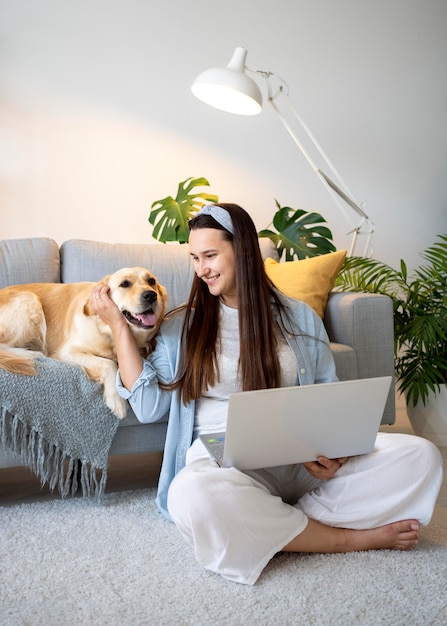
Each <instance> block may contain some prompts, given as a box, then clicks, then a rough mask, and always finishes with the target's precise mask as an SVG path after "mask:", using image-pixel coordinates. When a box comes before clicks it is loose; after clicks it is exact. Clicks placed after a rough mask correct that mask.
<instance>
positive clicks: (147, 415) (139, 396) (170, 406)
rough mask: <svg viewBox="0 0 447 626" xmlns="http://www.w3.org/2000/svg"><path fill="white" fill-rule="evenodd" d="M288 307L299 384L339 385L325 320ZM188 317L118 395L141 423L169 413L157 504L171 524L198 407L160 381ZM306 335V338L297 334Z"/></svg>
mask: <svg viewBox="0 0 447 626" xmlns="http://www.w3.org/2000/svg"><path fill="white" fill-rule="evenodd" d="M285 304H286V307H287V310H288V313H289V317H290V320H291V322H292V324H293V326H292V328H290V327H289V324H288V322H287V319H283V320H282V321H283V324H284V326H285V327H286V330H287V332H286V333H285V339H286V341H287V343H288V344H289V346H290V348H291V349H292V350H293V353H294V355H295V358H296V361H297V372H298V374H297V381H296V384H297V385H310V384H314V383H325V382H332V381H336V380H338V379H337V376H336V373H335V363H334V359H333V356H332V352H331V349H330V346H329V339H328V336H327V334H326V330H325V328H324V326H323V323H322V321H321V319H320V318H319V317H318V315H317V314H316V313H315V312H314V311H313V309H311V308H310V307H309V306H308V305H307V304H305V303H304V302H301V301H299V300H294V299H291V298H286V299H285ZM183 319H184V316H183V314H177V315H174V316H172V317H171V318H168V319H167V320H165V321H164V322H163V324H162V325H161V328H160V330H159V332H158V335H157V345H156V348H155V350H154V352H153V353H152V354H151V355H150V356H149V357H148V358H147V360H145V361H144V367H143V371H142V372H141V375H140V377H139V378H138V380H137V381H136V382H135V383H134V385H133V387H132V390H131V391H130V392H129V391H128V390H127V389H125V387H123V385H122V383H121V380H120V377H119V372H118V378H117V387H118V392H119V394H120V395H121V397H123V398H125V399H126V400H128V401H129V403H130V405H131V407H132V409H133V411H134V413H135V415H136V416H137V418H138V420H139V421H140V422H143V423H150V422H156V421H158V420H159V419H161V418H162V417H163V416H164V415H166V414H169V419H168V427H167V433H166V442H165V448H164V455H163V463H162V467H161V472H160V478H159V482H158V493H157V505H158V507H159V509H160V511H161V512H162V513H163V515H164V516H165V517H166V518H167V519H169V520H170V519H171V518H170V516H169V512H168V510H167V494H168V489H169V485H170V484H171V481H172V479H173V478H174V476H175V475H176V474H177V473H178V472H179V471H180V470H181V469H182V468H183V467H184V466H185V462H186V452H187V451H188V448H189V447H190V445H191V443H192V440H193V427H194V411H195V402H194V401H193V402H190V403H189V404H188V405H187V406H185V405H184V404H183V402H182V400H181V398H180V395H179V393H178V391H162V390H161V389H160V387H159V386H158V382H159V381H160V382H171V381H172V380H173V378H174V376H175V374H176V372H177V367H178V364H179V360H180V359H181V356H182V347H181V345H180V337H181V330H182V325H183ZM300 332H301V333H303V332H305V333H306V335H303V334H297V333H300Z"/></svg>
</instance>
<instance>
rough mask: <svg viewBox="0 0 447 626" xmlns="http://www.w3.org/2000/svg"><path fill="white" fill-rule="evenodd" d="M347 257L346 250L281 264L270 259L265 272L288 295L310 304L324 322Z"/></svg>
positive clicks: (267, 261)
mask: <svg viewBox="0 0 447 626" xmlns="http://www.w3.org/2000/svg"><path fill="white" fill-rule="evenodd" d="M345 257H346V250H339V251H337V252H331V253H329V254H323V255H320V256H315V257H311V258H308V259H302V260H299V261H286V262H284V263H278V262H277V261H275V260H274V259H271V258H268V259H266V261H265V270H266V272H267V276H268V277H269V278H270V280H271V281H272V282H273V283H274V285H276V287H278V289H280V290H281V291H282V292H284V293H285V294H286V295H288V296H291V297H292V298H297V299H298V300H303V301H304V302H306V303H307V304H309V305H310V306H311V307H312V308H313V309H314V310H315V311H316V313H317V314H318V315H319V316H320V317H321V318H323V316H324V310H325V308H326V303H327V299H328V296H329V293H330V291H331V290H332V288H333V286H334V283H335V279H336V277H337V274H338V272H339V271H340V268H341V266H342V265H343V261H344V260H345Z"/></svg>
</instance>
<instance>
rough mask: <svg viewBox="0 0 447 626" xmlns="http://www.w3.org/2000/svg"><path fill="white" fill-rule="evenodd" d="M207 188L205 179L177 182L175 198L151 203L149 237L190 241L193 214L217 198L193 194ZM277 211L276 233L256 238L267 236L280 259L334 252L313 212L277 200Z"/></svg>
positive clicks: (266, 232) (263, 232)
mask: <svg viewBox="0 0 447 626" xmlns="http://www.w3.org/2000/svg"><path fill="white" fill-rule="evenodd" d="M203 186H209V182H208V181H207V179H206V178H193V177H191V178H187V179H186V180H184V181H183V182H181V183H179V186H178V190H177V196H176V197H175V198H173V197H172V196H167V197H166V198H163V199H162V200H156V201H155V202H153V203H152V206H151V211H150V213H149V222H150V223H151V224H152V225H153V226H154V229H153V231H152V236H153V237H154V238H155V239H158V241H161V242H163V243H166V242H167V241H178V242H180V243H186V242H187V241H188V239H189V229H188V221H189V220H190V219H191V218H192V217H194V215H196V214H197V213H198V212H199V211H200V209H201V208H202V206H203V205H204V204H205V203H206V202H211V203H216V202H218V197H217V196H216V195H212V194H209V193H205V192H200V193H199V192H198V191H196V189H195V188H196V187H203ZM275 202H276V207H277V211H276V213H275V215H274V217H273V222H272V225H273V227H274V228H275V229H276V231H273V230H269V229H268V228H267V229H264V230H261V231H260V232H259V233H258V235H259V237H269V238H270V239H271V240H272V241H273V243H274V244H275V246H276V249H277V250H278V255H279V258H282V256H283V254H284V253H285V260H286V261H291V260H292V259H293V258H295V257H296V258H298V259H304V258H307V257H312V256H318V255H320V254H326V253H327V252H333V251H335V249H336V248H335V246H334V244H333V243H332V241H331V240H332V233H331V231H330V230H329V228H327V227H326V226H323V224H324V223H325V222H326V220H325V219H324V218H323V217H322V216H321V215H319V214H318V213H314V212H307V211H303V210H301V209H299V210H298V211H295V210H294V209H291V208H290V207H281V206H280V205H279V203H278V201H277V200H275Z"/></svg>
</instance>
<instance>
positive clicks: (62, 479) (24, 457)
mask: <svg viewBox="0 0 447 626" xmlns="http://www.w3.org/2000/svg"><path fill="white" fill-rule="evenodd" d="M0 442H1V445H2V446H3V447H4V448H5V449H7V450H10V451H11V452H14V453H15V454H17V455H18V456H19V458H20V461H21V463H22V464H23V465H26V467H28V468H29V469H31V470H32V471H33V472H34V474H36V475H37V476H38V477H39V478H40V481H41V485H42V487H43V486H44V485H45V484H48V487H49V488H50V490H51V491H54V490H55V489H56V488H57V490H58V492H59V493H60V495H61V496H62V497H63V498H65V497H66V496H68V495H70V494H71V495H72V496H74V495H75V494H76V493H77V492H78V489H79V487H80V488H81V491H82V495H83V497H85V498H86V497H88V498H90V497H95V498H97V499H98V500H100V499H101V498H102V496H103V495H104V491H105V487H106V482H107V468H97V467H94V466H92V465H91V464H89V463H87V462H86V461H84V460H82V459H76V458H73V457H71V456H70V455H68V454H67V453H66V452H64V451H63V450H61V449H59V448H58V447H57V446H55V445H53V444H50V443H48V441H46V440H45V439H44V438H43V437H42V436H41V435H40V434H39V433H38V432H37V431H36V430H34V429H33V428H31V427H29V426H27V425H26V424H24V423H23V422H22V421H21V419H20V417H19V416H17V415H12V414H11V413H10V412H9V411H8V410H7V409H5V408H4V407H2V409H1V416H0ZM98 474H100V478H99V479H98Z"/></svg>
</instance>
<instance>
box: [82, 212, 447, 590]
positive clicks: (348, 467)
mask: <svg viewBox="0 0 447 626" xmlns="http://www.w3.org/2000/svg"><path fill="white" fill-rule="evenodd" d="M189 245H190V252H191V256H192V258H193V261H194V268H195V277H194V281H193V285H192V288H191V293H190V298H189V301H188V303H187V304H186V305H185V306H184V307H181V308H180V309H179V310H177V311H175V312H173V313H172V314H170V315H169V316H168V317H167V319H166V320H165V321H164V322H163V324H162V327H161V330H160V332H159V334H158V336H157V346H156V349H155V350H154V352H153V353H152V354H151V355H150V356H149V357H148V359H147V360H144V361H143V360H142V358H141V356H140V354H139V352H138V350H137V348H136V346H135V342H134V340H133V338H132V335H131V333H130V331H129V329H128V326H127V324H126V322H125V320H124V319H123V317H122V315H121V314H120V313H119V311H118V309H117V307H115V305H114V303H113V302H112V301H111V300H110V298H109V297H108V296H107V291H108V288H107V287H106V286H100V287H97V288H96V289H95V291H94V293H93V295H92V297H93V296H94V297H93V299H92V302H93V305H94V307H95V310H96V312H97V314H98V315H100V316H101V317H102V318H103V320H104V321H105V322H107V323H108V324H109V325H110V327H111V329H112V332H113V335H114V338H115V342H116V346H117V356H118V363H119V368H120V369H119V380H118V389H119V392H120V394H121V395H122V396H123V397H124V398H127V399H128V400H129V402H130V404H131V406H132V408H133V410H134V412H135V414H136V415H137V417H138V419H139V420H140V421H142V422H152V421H156V420H157V419H160V417H162V416H163V415H164V414H166V413H167V412H169V422H168V431H167V436H166V444H165V450H164V459H163V465H162V469H161V473H160V480H159V486H158V495H157V503H158V506H159V508H160V509H161V511H162V512H163V514H164V515H165V516H166V517H167V518H168V519H172V520H173V521H174V523H175V524H176V526H177V527H178V529H179V530H180V532H181V533H182V535H183V536H184V537H185V539H186V540H187V541H188V542H189V543H190V544H191V546H192V547H193V549H194V552H195V556H196V558H197V560H198V561H199V562H200V563H201V564H202V565H203V566H204V567H205V568H207V569H209V570H211V571H214V572H217V573H219V574H221V575H222V576H224V577H225V578H227V579H229V580H233V581H236V582H240V583H245V584H254V583H255V581H256V580H257V578H258V577H259V575H260V573H261V572H262V570H263V568H264V567H265V566H266V564H267V563H268V562H269V560H270V559H271V558H272V557H273V556H274V554H276V553H277V552H280V551H291V552H349V551H352V550H369V549H380V548H389V549H397V550H406V549H409V548H411V547H413V546H414V545H415V544H416V543H417V540H418V534H419V528H420V526H422V525H425V524H428V522H429V521H430V518H431V515H432V512H433V508H434V504H435V500H436V497H437V494H438V491H439V488H440V484H441V479H442V462H441V456H440V454H439V451H438V450H437V448H436V447H435V446H434V445H433V444H431V443H429V442H428V441H426V440H424V439H421V438H418V437H413V436H409V435H399V434H395V435H390V434H379V436H378V438H377V442H376V449H375V451H374V452H373V453H371V454H368V455H363V456H360V457H353V458H349V459H344V458H341V459H327V458H325V457H321V458H319V459H318V460H317V461H316V462H312V463H305V464H299V465H288V466H283V467H277V468H269V469H261V470H257V471H245V472H242V471H239V470H236V469H234V468H230V469H223V468H220V467H218V466H217V464H216V463H215V462H214V461H213V460H211V459H210V457H209V455H208V453H207V452H206V451H205V449H204V448H203V445H202V443H201V441H200V439H199V438H198V435H199V434H202V433H209V432H217V431H221V430H225V421H226V410H227V399H228V395H229V394H230V393H232V392H235V391H241V390H250V389H263V388H270V387H278V386H288V385H296V384H313V383H322V382H330V381H335V380H337V377H336V373H335V365H334V361H333V358H332V354H331V350H330V347H329V341H328V338H327V335H326V332H325V329H324V327H323V324H322V322H321V320H320V318H319V317H318V316H317V315H316V314H315V313H314V312H313V311H312V310H311V309H310V307H308V306H307V305H306V304H304V303H302V302H300V301H297V300H292V299H290V298H286V297H285V296H283V295H281V294H280V293H279V292H278V291H277V290H276V289H275V288H274V287H273V285H272V283H271V282H270V281H269V279H268V278H267V276H266V274H265V272H264V265H263V260H262V257H261V253H260V250H259V245H258V237H257V233H256V229H255V226H254V224H253V221H252V220H251V218H250V217H249V215H248V214H247V213H246V212H245V211H244V210H243V209H242V208H241V207H239V206H237V205H234V204H220V205H208V206H205V207H204V208H203V209H202V210H201V212H200V213H199V214H198V215H197V216H196V217H194V218H193V219H192V220H191V221H190V240H189Z"/></svg>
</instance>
